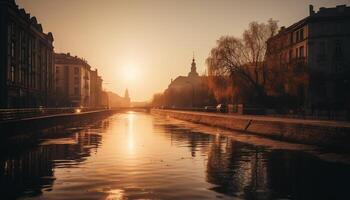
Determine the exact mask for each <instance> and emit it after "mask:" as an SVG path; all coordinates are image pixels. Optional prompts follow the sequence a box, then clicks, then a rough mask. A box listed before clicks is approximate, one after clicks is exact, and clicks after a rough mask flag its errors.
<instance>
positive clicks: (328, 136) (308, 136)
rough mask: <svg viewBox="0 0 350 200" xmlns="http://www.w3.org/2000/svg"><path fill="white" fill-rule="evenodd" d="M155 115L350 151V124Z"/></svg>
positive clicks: (171, 112) (170, 113)
mask: <svg viewBox="0 0 350 200" xmlns="http://www.w3.org/2000/svg"><path fill="white" fill-rule="evenodd" d="M151 113H153V114H160V115H164V116H169V117H172V118H176V119H180V120H185V121H190V122H194V123H200V124H206V125H210V126H216V127H220V128H226V129H231V130H235V131H242V132H246V133H252V134H257V135H262V136H267V137H270V138H274V139H279V140H284V141H290V142H296V143H303V144H312V145H319V146H327V147H337V148H346V149H350V144H349V142H350V123H347V122H332V121H317V120H302V119H286V118H274V117H262V116H245V115H244V116H241V115H223V114H215V113H201V112H187V111H175V110H160V109H153V110H152V111H151Z"/></svg>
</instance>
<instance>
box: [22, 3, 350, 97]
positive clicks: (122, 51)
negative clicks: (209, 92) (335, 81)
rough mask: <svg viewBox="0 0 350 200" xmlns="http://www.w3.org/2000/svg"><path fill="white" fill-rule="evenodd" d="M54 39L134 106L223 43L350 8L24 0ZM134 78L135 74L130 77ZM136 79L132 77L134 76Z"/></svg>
mask: <svg viewBox="0 0 350 200" xmlns="http://www.w3.org/2000/svg"><path fill="white" fill-rule="evenodd" d="M16 2H17V3H18V4H19V6H20V7H24V8H25V9H26V11H27V12H30V13H31V14H32V15H34V16H36V17H37V19H38V21H39V23H42V24H43V28H44V31H45V32H48V31H51V32H53V35H54V38H55V42H54V46H55V51H56V52H59V53H60V52H70V53H71V54H72V55H77V56H79V57H83V58H85V59H86V60H88V62H89V63H90V65H92V66H93V67H96V68H97V69H98V70H99V74H100V75H102V78H103V79H104V82H105V83H106V84H104V88H106V89H108V90H111V91H114V92H117V93H118V94H122V95H123V94H124V90H125V88H129V93H130V96H131V98H132V100H134V101H143V100H149V99H151V97H152V95H153V94H154V93H155V92H161V91H163V90H164V89H165V88H166V87H167V86H168V84H169V83H170V80H171V78H176V77H177V76H178V75H187V73H188V72H189V70H190V63H191V59H192V52H193V51H194V52H195V57H196V60H197V69H198V72H199V73H200V74H202V73H203V72H204V71H205V59H206V57H207V56H208V54H209V51H210V49H211V48H212V47H213V46H214V45H215V41H216V40H217V39H218V38H219V37H220V36H222V35H228V34H229V35H235V36H240V35H241V33H242V31H243V30H244V29H245V28H246V27H247V25H248V24H249V22H251V21H260V22H262V21H267V20H268V19H269V18H273V19H276V20H279V25H280V26H288V25H290V24H291V23H293V22H295V21H297V20H299V19H301V18H303V17H305V16H307V15H308V5H309V4H313V5H314V6H315V10H318V8H319V7H321V6H324V7H333V6H335V5H337V4H346V3H347V2H348V0H290V1H287V0H283V1H281V0H264V1H262V0H256V1H253V0H243V1H239V0H173V1H170V0H17V1H16ZM130 72H132V73H130ZM130 74H132V75H130Z"/></svg>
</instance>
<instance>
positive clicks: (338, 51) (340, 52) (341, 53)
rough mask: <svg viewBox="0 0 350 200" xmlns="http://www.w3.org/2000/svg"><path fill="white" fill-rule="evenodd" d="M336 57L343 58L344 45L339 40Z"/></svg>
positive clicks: (336, 45) (336, 43)
mask: <svg viewBox="0 0 350 200" xmlns="http://www.w3.org/2000/svg"><path fill="white" fill-rule="evenodd" d="M335 56H336V57H337V58H342V57H343V52H342V45H341V43H340V41H339V40H337V41H335Z"/></svg>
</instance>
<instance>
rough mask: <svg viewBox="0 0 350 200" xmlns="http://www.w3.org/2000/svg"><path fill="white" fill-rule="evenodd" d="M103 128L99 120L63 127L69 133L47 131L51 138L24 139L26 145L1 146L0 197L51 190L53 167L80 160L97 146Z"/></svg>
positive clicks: (34, 194)
mask: <svg viewBox="0 0 350 200" xmlns="http://www.w3.org/2000/svg"><path fill="white" fill-rule="evenodd" d="M107 127H108V121H100V122H99V123H98V124H96V125H94V126H93V127H90V128H89V129H85V130H70V131H68V130H67V131H68V132H70V134H67V133H66V132H56V133H53V134H52V135H51V134H49V137H50V136H51V137H52V136H53V135H54V136H55V138H49V137H44V138H36V139H35V141H30V142H29V141H26V142H27V143H31V146H30V147H28V146H26V145H24V146H23V147H21V145H13V144H11V143H9V144H6V145H5V147H4V146H3V147H2V151H6V152H3V153H2V154H1V156H0V184H1V188H0V194H1V199H14V198H18V197H30V196H37V195H40V194H42V191H43V190H45V191H49V190H51V189H52V186H53V183H54V181H55V178H54V168H59V167H65V168H69V167H75V166H76V165H79V163H81V162H84V161H85V160H86V158H87V157H88V156H90V154H91V153H92V152H93V151H96V150H97V148H98V147H99V144H100V142H101V138H102V136H101V135H100V134H98V133H99V132H101V131H103V129H106V128H107ZM94 130H95V131H94ZM67 135H68V136H67ZM60 137H63V138H60ZM40 139H42V141H43V142H39V141H40Z"/></svg>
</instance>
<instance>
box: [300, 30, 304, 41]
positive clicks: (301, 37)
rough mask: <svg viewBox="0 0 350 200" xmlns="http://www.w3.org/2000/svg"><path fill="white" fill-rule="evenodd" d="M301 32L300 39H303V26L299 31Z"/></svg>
mask: <svg viewBox="0 0 350 200" xmlns="http://www.w3.org/2000/svg"><path fill="white" fill-rule="evenodd" d="M299 33H300V37H299V38H300V40H303V39H304V29H303V28H302V29H300V31H299Z"/></svg>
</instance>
